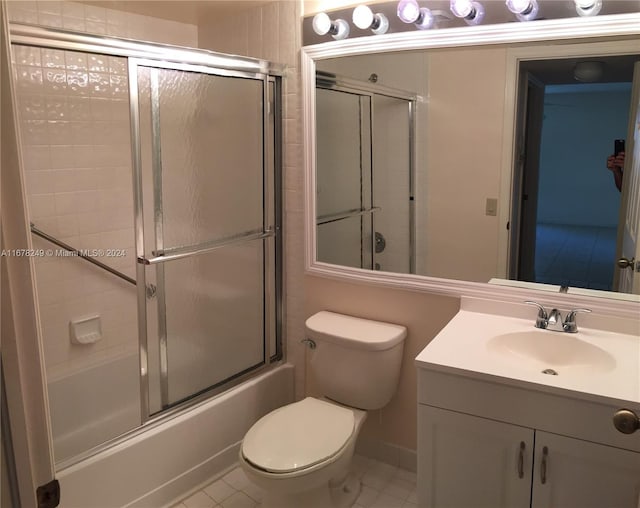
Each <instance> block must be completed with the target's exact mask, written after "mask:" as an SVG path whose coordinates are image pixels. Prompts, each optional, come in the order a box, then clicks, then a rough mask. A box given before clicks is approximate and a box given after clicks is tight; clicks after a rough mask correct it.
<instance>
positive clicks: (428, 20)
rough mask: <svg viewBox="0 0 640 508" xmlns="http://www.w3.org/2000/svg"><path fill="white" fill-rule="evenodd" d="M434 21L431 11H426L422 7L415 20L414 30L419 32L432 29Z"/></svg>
mask: <svg viewBox="0 0 640 508" xmlns="http://www.w3.org/2000/svg"><path fill="white" fill-rule="evenodd" d="M435 21H436V18H435V16H434V15H433V13H432V12H431V10H430V9H427V8H426V7H422V8H421V9H420V15H419V16H418V19H417V20H416V22H415V25H416V28H418V29H420V30H429V29H430V28H433V25H434V24H435Z"/></svg>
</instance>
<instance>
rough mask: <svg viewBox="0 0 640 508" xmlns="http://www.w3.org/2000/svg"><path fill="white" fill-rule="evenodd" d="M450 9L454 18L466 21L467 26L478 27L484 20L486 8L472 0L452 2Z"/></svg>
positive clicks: (455, 0)
mask: <svg viewBox="0 0 640 508" xmlns="http://www.w3.org/2000/svg"><path fill="white" fill-rule="evenodd" d="M449 9H450V10H451V12H452V13H453V15H454V16H456V17H458V18H462V19H464V20H465V22H466V23H467V25H478V24H480V23H482V20H483V19H484V6H483V5H482V4H481V3H480V2H474V1H472V0H451V3H450V4H449Z"/></svg>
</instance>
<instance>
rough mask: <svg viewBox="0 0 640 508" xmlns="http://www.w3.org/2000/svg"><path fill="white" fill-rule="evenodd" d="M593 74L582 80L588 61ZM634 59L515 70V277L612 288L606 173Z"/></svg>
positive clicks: (528, 64)
mask: <svg viewBox="0 0 640 508" xmlns="http://www.w3.org/2000/svg"><path fill="white" fill-rule="evenodd" d="M594 60H597V62H596V63H595V64H593V65H592V66H591V67H590V68H591V69H592V70H593V72H594V74H593V75H592V76H590V77H588V79H586V80H585V78H584V76H580V75H579V76H578V77H580V78H581V79H582V81H580V80H578V78H577V77H576V68H578V69H579V68H580V65H581V63H582V62H585V61H586V62H593V61H594ZM637 60H638V57H637V56H636V55H625V56H613V57H598V58H596V59H594V58H569V59H559V60H550V59H547V60H531V61H522V62H520V64H519V70H518V74H519V82H520V83H521V87H520V93H519V100H518V104H519V106H518V118H519V123H520V126H521V127H520V129H521V135H520V136H519V139H520V140H521V141H520V142H519V143H518V145H519V146H518V150H517V152H516V153H517V154H518V161H517V162H518V164H517V165H516V178H515V179H514V181H515V182H518V183H519V185H518V187H519V188H517V189H516V191H517V192H516V193H515V194H514V195H515V196H518V203H517V207H516V208H517V209H518V210H519V215H517V216H515V217H514V225H515V226H516V227H515V228H514V233H515V234H514V239H516V240H515V241H516V242H517V245H516V246H515V247H516V249H515V252H517V255H516V257H515V260H516V263H514V264H513V266H512V271H513V272H515V273H512V277H511V278H513V279H516V280H522V281H528V282H538V283H545V284H554V285H559V286H571V287H580V288H588V289H597V290H606V291H609V290H615V288H614V287H613V286H614V283H613V282H614V274H615V270H614V268H615V260H616V248H617V246H616V241H617V235H618V222H619V210H620V202H621V201H620V191H619V190H618V189H617V188H616V185H615V183H614V178H613V175H612V173H611V172H610V171H608V170H607V167H606V161H607V157H608V156H609V155H611V154H612V153H613V152H614V140H615V139H624V138H625V137H626V136H627V128H628V121H629V109H630V107H629V106H630V103H631V93H632V81H633V64H634V62H635V61H637Z"/></svg>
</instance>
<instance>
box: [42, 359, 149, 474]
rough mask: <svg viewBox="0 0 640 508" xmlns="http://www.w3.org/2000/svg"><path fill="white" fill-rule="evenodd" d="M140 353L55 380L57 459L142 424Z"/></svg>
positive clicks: (51, 400)
mask: <svg viewBox="0 0 640 508" xmlns="http://www.w3.org/2000/svg"><path fill="white" fill-rule="evenodd" d="M139 371H140V367H139V363H138V355H137V354H135V355H128V356H123V357H120V358H116V359H112V360H110V361H107V362H104V363H101V364H99V365H96V366H93V367H91V368H87V369H83V370H82V371H79V372H75V373H73V374H71V375H68V376H64V377H61V378H58V379H56V380H54V381H51V382H49V384H48V391H49V408H50V414H51V427H52V431H53V449H54V456H55V458H56V462H58V463H60V462H63V461H65V460H67V459H69V458H71V457H74V456H76V455H78V454H80V453H82V452H84V451H86V450H89V449H90V448H93V447H94V446H97V445H99V444H101V443H104V442H105V441H108V440H109V439H112V438H114V437H117V436H119V435H121V434H123V433H124V432H127V431H128V430H131V429H135V428H136V427H137V426H138V425H140V381H139V376H138V372H139Z"/></svg>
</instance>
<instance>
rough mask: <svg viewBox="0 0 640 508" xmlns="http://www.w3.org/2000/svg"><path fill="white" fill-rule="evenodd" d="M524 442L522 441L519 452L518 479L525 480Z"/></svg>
mask: <svg viewBox="0 0 640 508" xmlns="http://www.w3.org/2000/svg"><path fill="white" fill-rule="evenodd" d="M524 448H525V444H524V441H520V451H519V452H518V478H524Z"/></svg>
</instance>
